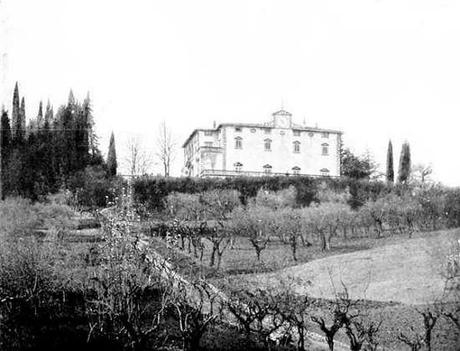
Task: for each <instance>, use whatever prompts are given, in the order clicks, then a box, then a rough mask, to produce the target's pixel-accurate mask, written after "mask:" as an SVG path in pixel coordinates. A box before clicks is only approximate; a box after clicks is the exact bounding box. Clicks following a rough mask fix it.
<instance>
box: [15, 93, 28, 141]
mask: <svg viewBox="0 0 460 351" xmlns="http://www.w3.org/2000/svg"><path fill="white" fill-rule="evenodd" d="M17 128H18V129H17V130H16V139H17V143H18V144H19V145H23V144H24V141H25V139H26V102H25V99H24V96H23V97H22V99H21V107H20V108H19V118H18V125H17Z"/></svg>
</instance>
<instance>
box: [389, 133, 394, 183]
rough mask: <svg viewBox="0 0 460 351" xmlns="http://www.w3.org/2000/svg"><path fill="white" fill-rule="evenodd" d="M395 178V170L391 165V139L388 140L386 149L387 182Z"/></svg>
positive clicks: (391, 181)
mask: <svg viewBox="0 0 460 351" xmlns="http://www.w3.org/2000/svg"><path fill="white" fill-rule="evenodd" d="M394 180H395V171H394V167H393V144H392V143H391V140H390V141H389V142H388V151H387V182H389V183H393V182H394Z"/></svg>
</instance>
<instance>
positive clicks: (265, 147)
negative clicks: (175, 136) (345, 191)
mask: <svg viewBox="0 0 460 351" xmlns="http://www.w3.org/2000/svg"><path fill="white" fill-rule="evenodd" d="M341 136H342V132H341V131H338V130H330V129H320V128H316V127H315V128H312V127H307V126H303V125H298V124H294V123H293V122H292V114H291V113H289V112H287V111H285V110H280V111H277V112H275V113H273V115H272V119H271V121H269V122H267V123H263V124H253V123H222V124H219V125H218V126H216V127H215V128H212V129H195V130H194V131H193V132H192V133H191V134H190V136H189V137H188V138H187V140H186V141H185V143H184V144H183V148H184V160H185V164H184V168H183V170H184V171H183V172H184V175H186V176H191V177H210V176H214V177H225V176H239V175H246V176H248V175H249V176H261V175H309V176H332V177H334V176H339V175H340V145H341Z"/></svg>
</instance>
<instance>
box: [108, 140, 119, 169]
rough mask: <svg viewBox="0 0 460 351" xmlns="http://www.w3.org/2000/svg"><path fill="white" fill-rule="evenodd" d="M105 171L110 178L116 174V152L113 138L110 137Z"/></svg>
mask: <svg viewBox="0 0 460 351" xmlns="http://www.w3.org/2000/svg"><path fill="white" fill-rule="evenodd" d="M107 169H108V172H109V175H110V176H112V177H113V176H115V175H116V174H117V152H116V150H115V136H114V134H113V132H112V134H111V135H110V144H109V153H108V154H107Z"/></svg>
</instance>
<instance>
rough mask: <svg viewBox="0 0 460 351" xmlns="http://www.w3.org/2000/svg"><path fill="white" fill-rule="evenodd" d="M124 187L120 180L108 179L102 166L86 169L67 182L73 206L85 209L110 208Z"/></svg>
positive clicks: (116, 178)
mask: <svg viewBox="0 0 460 351" xmlns="http://www.w3.org/2000/svg"><path fill="white" fill-rule="evenodd" d="M125 185H126V184H125V182H124V181H123V180H122V179H121V178H118V177H112V178H110V177H108V176H107V172H106V170H105V169H104V167H102V166H93V167H87V168H86V169H85V170H84V171H80V172H78V173H77V174H76V175H75V176H74V177H72V178H71V179H70V181H69V188H70V190H71V191H72V193H73V195H74V199H73V205H75V206H77V207H80V208H85V209H96V208H101V207H107V206H110V205H111V204H113V203H115V202H116V201H117V199H118V197H119V196H120V195H121V194H122V191H123V187H124V186H125Z"/></svg>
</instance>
